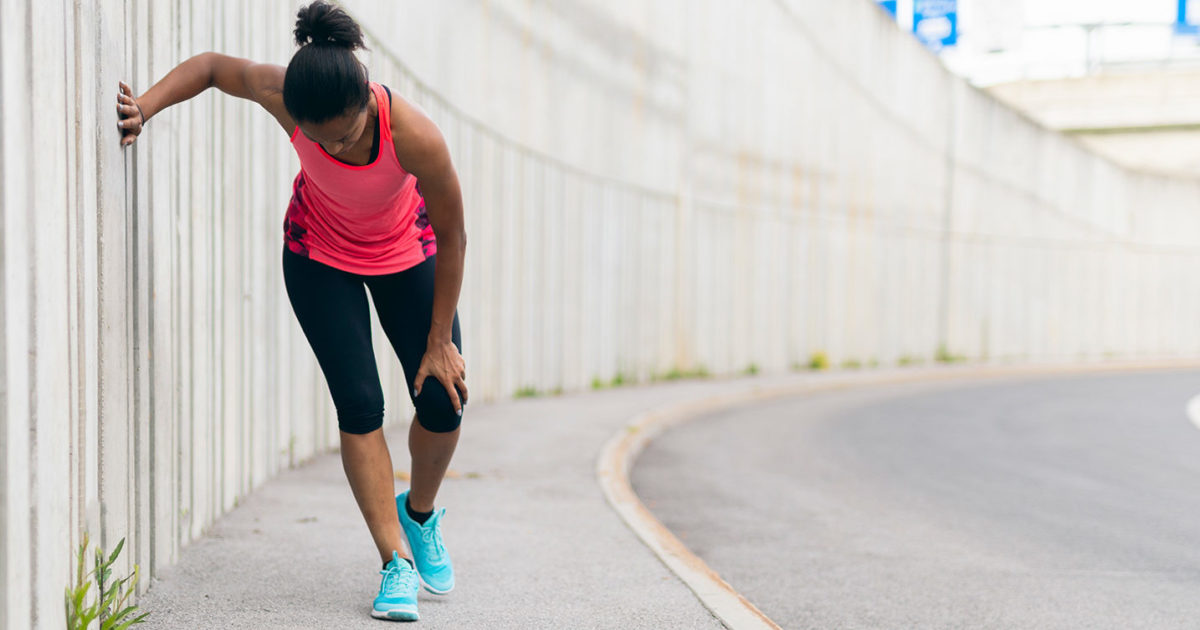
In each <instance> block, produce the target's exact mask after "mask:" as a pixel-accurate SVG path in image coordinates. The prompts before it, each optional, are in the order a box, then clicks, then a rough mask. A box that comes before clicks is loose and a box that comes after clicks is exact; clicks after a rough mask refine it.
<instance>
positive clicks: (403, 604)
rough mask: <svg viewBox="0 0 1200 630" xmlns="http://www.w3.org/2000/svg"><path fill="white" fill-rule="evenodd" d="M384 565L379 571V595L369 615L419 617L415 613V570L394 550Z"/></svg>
mask: <svg viewBox="0 0 1200 630" xmlns="http://www.w3.org/2000/svg"><path fill="white" fill-rule="evenodd" d="M384 566H385V568H384V569H382V570H380V571H379V573H380V574H382V575H383V582H382V583H380V585H379V595H377V596H375V605H374V606H373V607H372V608H371V616H372V617H376V618H379V619H395V620H398V621H416V620H417V619H419V618H420V617H418V615H417V572H416V571H414V570H413V568H412V566H411V565H409V564H408V561H407V560H405V559H404V558H401V557H400V554H399V553H397V552H395V551H393V552H392V559H391V560H390V561H389V562H388V563H387V564H386V565H384Z"/></svg>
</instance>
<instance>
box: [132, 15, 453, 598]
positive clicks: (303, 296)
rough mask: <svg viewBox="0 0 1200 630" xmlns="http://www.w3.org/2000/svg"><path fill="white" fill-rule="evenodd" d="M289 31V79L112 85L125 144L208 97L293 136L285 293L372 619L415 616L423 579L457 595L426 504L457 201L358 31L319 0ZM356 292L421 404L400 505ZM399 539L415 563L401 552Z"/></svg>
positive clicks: (216, 77)
mask: <svg viewBox="0 0 1200 630" xmlns="http://www.w3.org/2000/svg"><path fill="white" fill-rule="evenodd" d="M295 36H296V41H297V43H298V44H299V45H300V49H299V50H298V51H297V52H296V53H295V55H294V56H293V57H292V59H291V61H290V62H289V63H288V66H287V68H284V67H282V66H277V65H271V64H258V63H253V62H251V61H249V60H246V59H237V58H234V57H228V56H225V55H221V54H217V53H212V52H208V53H203V54H200V55H197V56H195V57H192V58H190V59H188V60H187V61H184V62H183V63H181V64H179V66H177V67H176V68H174V69H173V70H171V71H170V72H169V73H167V75H166V76H165V77H163V78H162V80H161V81H159V82H158V83H156V84H155V85H154V86H153V87H151V88H150V89H149V90H147V91H146V92H145V93H144V94H142V95H141V96H140V97H137V98H134V96H133V94H132V91H131V90H130V89H129V87H128V86H127V85H126V84H124V83H121V94H120V95H118V97H117V100H118V109H119V112H120V114H121V117H122V120H121V121H120V123H119V124H120V126H121V130H122V132H123V136H122V140H121V144H122V146H128V145H130V144H133V142H134V141H135V140H136V139H137V137H138V134H140V133H141V131H142V128H143V125H144V124H145V123H146V121H147V120H148V119H149V118H152V117H153V116H154V115H155V114H157V113H159V112H161V111H162V110H163V109H165V108H166V107H168V106H170V105H173V104H175V103H179V102H182V101H185V100H187V99H189V98H192V97H193V96H196V95H197V94H200V93H201V92H203V91H204V90H205V89H206V88H208V87H210V86H215V87H217V88H218V89H220V90H221V91H222V92H225V93H228V94H232V95H234V96H240V97H242V98H246V99H250V100H252V101H254V102H256V103H258V104H259V105H261V106H262V107H263V109H265V110H267V112H269V113H270V114H271V115H272V116H274V117H275V120H277V121H278V122H279V125H280V126H281V127H283V130H284V132H286V133H287V134H288V136H289V137H290V139H291V143H292V145H293V146H294V147H295V149H296V153H297V155H299V157H300V165H301V168H300V173H299V174H298V175H297V176H296V179H295V182H294V184H293V187H292V199H291V203H290V204H289V206H288V209H287V213H286V218H285V219H284V224H283V227H284V233H283V237H284V247H283V252H282V256H283V263H282V264H283V275H284V284H285V285H286V287H287V293H288V298H289V300H290V301H291V304H292V310H293V311H294V312H295V314H296V318H297V320H298V321H299V323H300V327H301V329H303V331H304V335H305V337H306V338H307V339H308V342H309V345H310V346H311V347H312V349H313V353H314V354H315V355H316V357H317V361H318V363H319V364H320V366H321V370H322V372H323V373H324V375H325V380H326V382H327V383H328V385H329V392H330V394H331V395H332V397H333V402H334V406H335V407H336V408H337V417H338V427H339V429H340V434H341V447H342V448H341V452H342V465H343V468H344V469H345V471H346V476H347V478H348V479H349V482H350V487H351V489H352V490H353V492H354V498H355V499H356V500H357V501H358V505H359V508H360V509H361V510H362V514H363V517H364V518H365V519H366V521H367V526H368V527H369V528H370V530H371V535H372V536H373V537H374V539H375V544H376V546H377V547H378V549H379V553H380V557H381V558H382V559H383V570H382V571H380V573H381V574H383V579H382V581H381V584H380V587H379V593H378V595H377V596H376V597H375V601H374V605H373V608H372V612H371V614H372V616H374V617H379V618H385V619H404V620H416V619H417V618H418V615H417V585H418V582H419V583H420V584H421V585H423V586H424V587H425V589H426V590H428V591H430V592H433V593H437V594H444V593H447V592H449V591H450V590H451V589H452V588H453V587H454V573H453V569H452V566H451V563H450V558H449V556H448V555H447V554H446V550H445V547H444V546H443V542H442V537H441V530H440V521H441V516H442V514H443V513H444V512H445V508H443V509H441V510H439V511H437V512H436V513H435V512H434V498H435V496H436V494H437V490H438V487H439V486H440V485H441V481H442V478H443V477H444V475H445V473H446V468H447V467H448V466H449V464H450V458H451V456H452V455H453V453H454V448H455V445H456V444H457V442H458V435H459V425H460V421H461V418H462V406H463V405H464V404H465V403H466V402H467V386H466V383H465V380H466V372H465V364H464V362H463V359H462V356H461V352H462V341H461V334H460V331H459V322H458V314H457V310H456V309H457V301H458V294H459V290H460V288H461V286H462V275H463V259H464V253H465V247H466V232H465V231H464V227H463V208H462V194H461V191H460V190H459V185H458V177H457V175H456V174H455V171H454V167H453V165H452V164H451V162H450V154H449V151H448V150H447V148H446V143H445V141H444V140H443V138H442V136H441V133H440V132H439V131H438V129H437V127H436V126H435V125H434V123H433V122H432V121H431V120H429V118H428V117H426V116H425V115H424V114H423V113H422V112H421V111H419V110H418V109H417V108H416V107H414V106H413V105H411V104H409V103H408V102H406V101H405V100H404V99H403V98H402V97H400V96H399V95H394V94H392V93H391V90H389V89H387V88H386V87H385V86H382V85H380V84H378V83H373V82H370V81H368V77H367V71H366V67H365V66H363V65H362V64H361V63H360V62H359V61H358V59H357V58H356V57H355V56H354V52H353V51H354V50H355V49H358V48H365V46H363V40H362V31H361V30H360V29H359V27H358V25H357V24H356V23H355V22H354V20H353V19H351V18H350V16H349V15H347V14H346V13H345V12H344V11H342V10H341V9H339V8H336V7H333V6H331V5H329V4H326V3H325V2H323V1H318V2H313V3H312V4H310V5H308V6H306V7H304V8H301V9H300V11H299V14H298V19H297V20H296V29H295ZM418 182H420V185H419V186H418ZM427 211H428V212H427ZM435 235H436V238H435ZM364 285H365V286H366V288H367V289H369V290H370V293H371V297H372V299H373V301H374V303H375V310H376V313H377V314H378V315H379V321H380V324H381V325H382V328H383V330H384V332H385V333H386V334H387V337H388V340H389V341H390V342H391V345H392V347H393V348H394V349H395V351H396V354H397V355H398V356H399V358H400V362H401V364H402V365H403V367H404V375H405V379H406V380H407V382H408V386H409V391H410V392H411V396H410V398H411V400H412V401H413V405H414V407H415V408H416V417H415V418H414V421H413V422H412V424H411V427H410V430H409V436H408V445H409V451H410V453H411V455H412V487H411V491H409V490H406V491H404V492H402V493H400V495H398V496H396V497H395V498H394V500H393V497H392V493H393V492H394V490H395V488H394V486H393V484H394V482H393V479H394V477H393V474H392V463H391V457H390V454H389V452H388V448H387V444H386V443H385V442H384V438H383V431H382V429H381V428H380V426H381V425H382V422H383V392H382V389H381V387H380V383H379V375H378V372H377V371H376V365H375V359H374V355H373V353H372V350H371V330H370V319H369V313H368V307H367V297H366V291H365V290H364V288H363V287H364ZM426 377H432V378H430V379H428V380H426ZM402 533H403V537H404V538H405V539H406V540H407V543H408V548H409V549H410V550H411V552H412V557H411V558H410V557H409V556H408V555H401V554H403V553H404V545H403V544H402V543H401V538H402V536H401V534H402Z"/></svg>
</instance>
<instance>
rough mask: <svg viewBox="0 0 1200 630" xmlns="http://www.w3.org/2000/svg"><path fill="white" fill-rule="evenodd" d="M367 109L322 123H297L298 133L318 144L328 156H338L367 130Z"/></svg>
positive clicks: (356, 141)
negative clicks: (298, 126) (298, 125)
mask: <svg viewBox="0 0 1200 630" xmlns="http://www.w3.org/2000/svg"><path fill="white" fill-rule="evenodd" d="M368 109H369V108H367V107H364V108H362V110H361V111H359V112H358V113H351V114H346V115H343V116H338V117H337V118H331V119H329V120H326V121H325V122H322V123H312V122H305V123H299V124H300V132H301V133H303V134H304V135H305V136H307V137H308V139H309V140H312V141H313V142H317V143H320V145H321V148H323V149H325V152H326V153H328V154H329V155H338V154H339V153H342V152H343V151H346V150H347V149H349V148H351V147H353V146H354V145H356V144H358V140H359V138H361V137H362V134H363V131H364V130H366V128H367V110H368Z"/></svg>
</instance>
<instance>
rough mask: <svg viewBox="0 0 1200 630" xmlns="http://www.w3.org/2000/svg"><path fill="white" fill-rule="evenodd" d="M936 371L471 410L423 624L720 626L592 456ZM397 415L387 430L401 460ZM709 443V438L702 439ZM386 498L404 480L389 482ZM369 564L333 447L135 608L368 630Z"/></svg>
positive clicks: (373, 570) (263, 493)
mask: <svg viewBox="0 0 1200 630" xmlns="http://www.w3.org/2000/svg"><path fill="white" fill-rule="evenodd" d="M971 369H972V368H963V367H943V366H935V367H930V368H919V367H918V368H911V367H910V368H904V369H902V370H897V369H889V370H872V371H863V372H851V373H846V372H842V373H838V372H833V373H811V372H802V373H795V374H784V375H779V376H758V377H745V378H735V379H705V380H689V381H680V382H675V383H668V384H659V385H648V386H627V387H621V388H618V389H614V390H606V391H600V392H589V393H583V394H573V395H564V396H557V397H550V398H534V399H522V400H514V401H508V402H502V403H495V404H491V405H479V404H476V405H475V406H474V407H471V408H470V409H469V410H468V415H467V417H466V419H465V420H464V429H463V435H462V438H461V439H460V442H459V446H458V451H457V452H456V454H455V457H454V460H453V462H452V463H451V470H453V471H455V472H457V473H458V476H457V477H451V478H448V479H447V480H446V481H445V482H444V483H443V485H442V490H441V492H440V493H439V496H438V505H439V507H445V508H446V516H445V517H444V519H445V520H444V521H443V528H444V535H445V539H446V544H447V547H448V549H449V550H450V553H451V554H452V556H453V558H454V563H455V570H456V578H457V585H456V587H455V590H454V592H452V593H450V594H449V595H447V596H443V597H439V596H434V595H429V594H427V593H425V592H422V593H421V595H420V613H421V621H420V622H418V623H420V624H421V626H420V627H422V628H489V629H490V628H523V629H533V628H555V629H558V628H652V629H656V630H658V629H662V628H689V629H703V628H721V627H722V626H721V624H720V622H718V621H717V620H716V619H715V618H714V617H713V616H712V615H711V614H710V613H709V612H708V610H707V609H706V608H704V606H702V605H701V604H700V602H699V601H698V600H697V599H696V597H695V596H694V595H693V594H692V592H691V591H690V590H688V588H687V587H686V586H685V585H684V584H683V583H682V582H681V581H680V580H679V579H678V578H677V577H676V576H675V575H674V574H673V573H671V572H670V571H668V570H667V569H666V567H665V566H664V565H663V564H662V563H661V562H660V561H659V560H658V558H657V557H656V556H655V555H653V553H651V552H650V551H649V549H648V548H647V547H646V546H644V545H643V544H642V542H641V541H640V540H639V539H638V538H637V537H636V536H635V535H634V534H633V533H632V531H631V530H630V529H629V528H628V527H627V526H626V524H625V523H624V522H623V521H622V520H621V519H620V517H618V516H617V514H616V512H615V511H614V510H613V509H612V508H611V507H610V506H609V504H608V503H607V502H606V501H605V498H604V494H603V492H602V491H601V489H600V486H599V484H598V482H597V480H596V473H595V470H596V460H597V457H598V455H599V453H600V451H601V449H602V447H603V446H604V444H605V443H606V442H607V441H608V439H609V438H610V437H611V436H612V435H614V434H615V433H616V432H617V431H618V430H620V429H621V428H622V427H623V426H625V425H626V423H627V422H628V421H629V420H631V419H632V418H634V417H635V416H637V415H639V414H641V413H643V412H645V411H648V410H651V409H655V408H658V407H661V406H664V405H670V404H676V403H681V402H686V401H694V400H699V399H703V398H707V397H709V396H714V395H724V394H736V393H740V392H748V391H753V390H755V389H757V388H771V387H777V386H791V385H793V384H795V385H799V384H801V383H811V384H817V383H822V382H824V383H844V384H847V385H853V384H867V383H871V382H875V381H879V380H881V379H888V378H894V377H896V376H898V375H901V374H903V375H907V376H909V377H918V378H919V377H920V375H922V374H928V375H930V376H933V375H936V374H942V375H949V374H955V373H962V372H964V371H965V372H969V371H971ZM407 428H408V427H407V425H400V426H395V427H391V428H390V429H388V430H387V431H386V433H387V439H388V443H389V445H390V446H391V450H392V463H393V465H394V466H395V467H396V468H397V469H398V470H407V469H408V452H407V440H406V436H407ZM714 447H716V445H714ZM396 486H397V492H399V491H400V490H401V489H403V488H404V487H405V482H403V481H397V484H396ZM379 566H380V563H379V559H378V554H377V552H376V550H375V546H374V544H373V543H372V541H371V536H370V533H369V531H368V530H367V526H366V524H365V522H364V521H363V519H362V516H361V514H360V512H359V510H358V505H357V504H356V503H355V501H354V497H353V495H352V494H351V492H350V487H349V484H348V482H347V481H346V477H345V473H344V472H343V471H342V464H341V456H340V455H339V454H338V453H336V452H334V453H329V454H326V455H322V456H319V457H316V458H314V459H313V460H312V461H311V462H310V463H308V464H306V465H304V466H302V467H300V468H296V469H292V470H288V471H285V472H283V473H281V474H280V475H279V476H278V477H276V478H274V479H272V480H270V481H268V482H267V483H265V484H264V485H263V486H262V487H260V488H258V489H257V490H255V491H254V492H252V493H251V494H250V495H249V496H247V497H244V498H243V499H242V500H241V501H240V503H239V505H238V507H237V508H235V509H234V510H233V511H232V512H230V513H228V514H226V515H225V516H223V517H222V518H220V519H219V520H218V521H217V522H216V523H214V524H213V525H212V527H211V529H210V532H209V535H208V536H206V537H204V538H202V539H200V540H197V541H194V542H192V543H191V544H189V545H188V546H186V547H185V548H184V549H183V551H182V553H181V558H180V561H179V562H178V563H177V564H175V565H174V566H172V567H169V568H167V569H164V570H163V571H162V573H161V575H160V576H158V577H156V578H155V579H154V580H153V581H152V584H151V586H150V589H149V590H148V591H147V592H146V593H144V594H143V595H142V597H141V598H140V601H139V605H140V606H141V608H142V609H143V610H145V611H149V612H150V613H151V614H150V616H149V617H148V618H147V622H148V623H146V624H143V625H139V627H141V628H227V629H234V628H248V629H249V628H252V629H254V630H259V629H261V628H380V627H382V626H381V624H388V623H395V622H390V621H383V620H377V619H373V618H371V617H370V615H369V611H370V607H371V601H372V599H373V598H374V596H375V594H376V593H377V592H378V589H379V580H380V575H379Z"/></svg>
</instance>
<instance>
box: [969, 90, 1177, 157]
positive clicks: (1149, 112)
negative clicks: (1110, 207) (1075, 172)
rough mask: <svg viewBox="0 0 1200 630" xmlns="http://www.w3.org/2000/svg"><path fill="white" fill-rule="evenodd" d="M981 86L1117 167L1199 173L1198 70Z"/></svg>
mask: <svg viewBox="0 0 1200 630" xmlns="http://www.w3.org/2000/svg"><path fill="white" fill-rule="evenodd" d="M987 91H988V93H989V94H991V95H993V96H995V97H996V98H998V99H1000V100H1001V101H1002V102H1004V103H1007V104H1008V105H1011V106H1012V107H1015V108H1017V109H1019V110H1021V111H1024V112H1026V113H1028V114H1029V115H1030V116H1031V117H1033V118H1034V119H1035V120H1037V121H1038V122H1040V123H1042V124H1044V125H1046V126H1047V127H1049V128H1051V129H1055V130H1059V131H1063V132H1065V133H1068V134H1069V135H1071V136H1072V137H1074V138H1076V139H1078V140H1079V141H1080V142H1082V143H1083V144H1084V146H1086V147H1087V148H1088V149H1089V150H1091V151H1094V152H1096V153H1099V154H1100V155H1104V156H1106V157H1108V158H1110V159H1112V160H1113V161H1115V162H1117V163H1118V164H1120V165H1122V166H1125V167H1128V168H1130V169H1133V170H1137V171H1143V172H1153V173H1161V174H1165V175H1172V176H1181V177H1189V178H1196V177H1200V71H1197V70H1194V69H1182V68H1176V69H1167V70H1161V69H1147V70H1143V71H1141V72H1130V73H1121V74H1117V73H1112V74H1099V75H1094V76H1089V77H1082V78H1076V79H1057V80H1048V81H1017V82H1013V83H1002V84H999V85H993V86H990V87H988V88H987Z"/></svg>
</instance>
